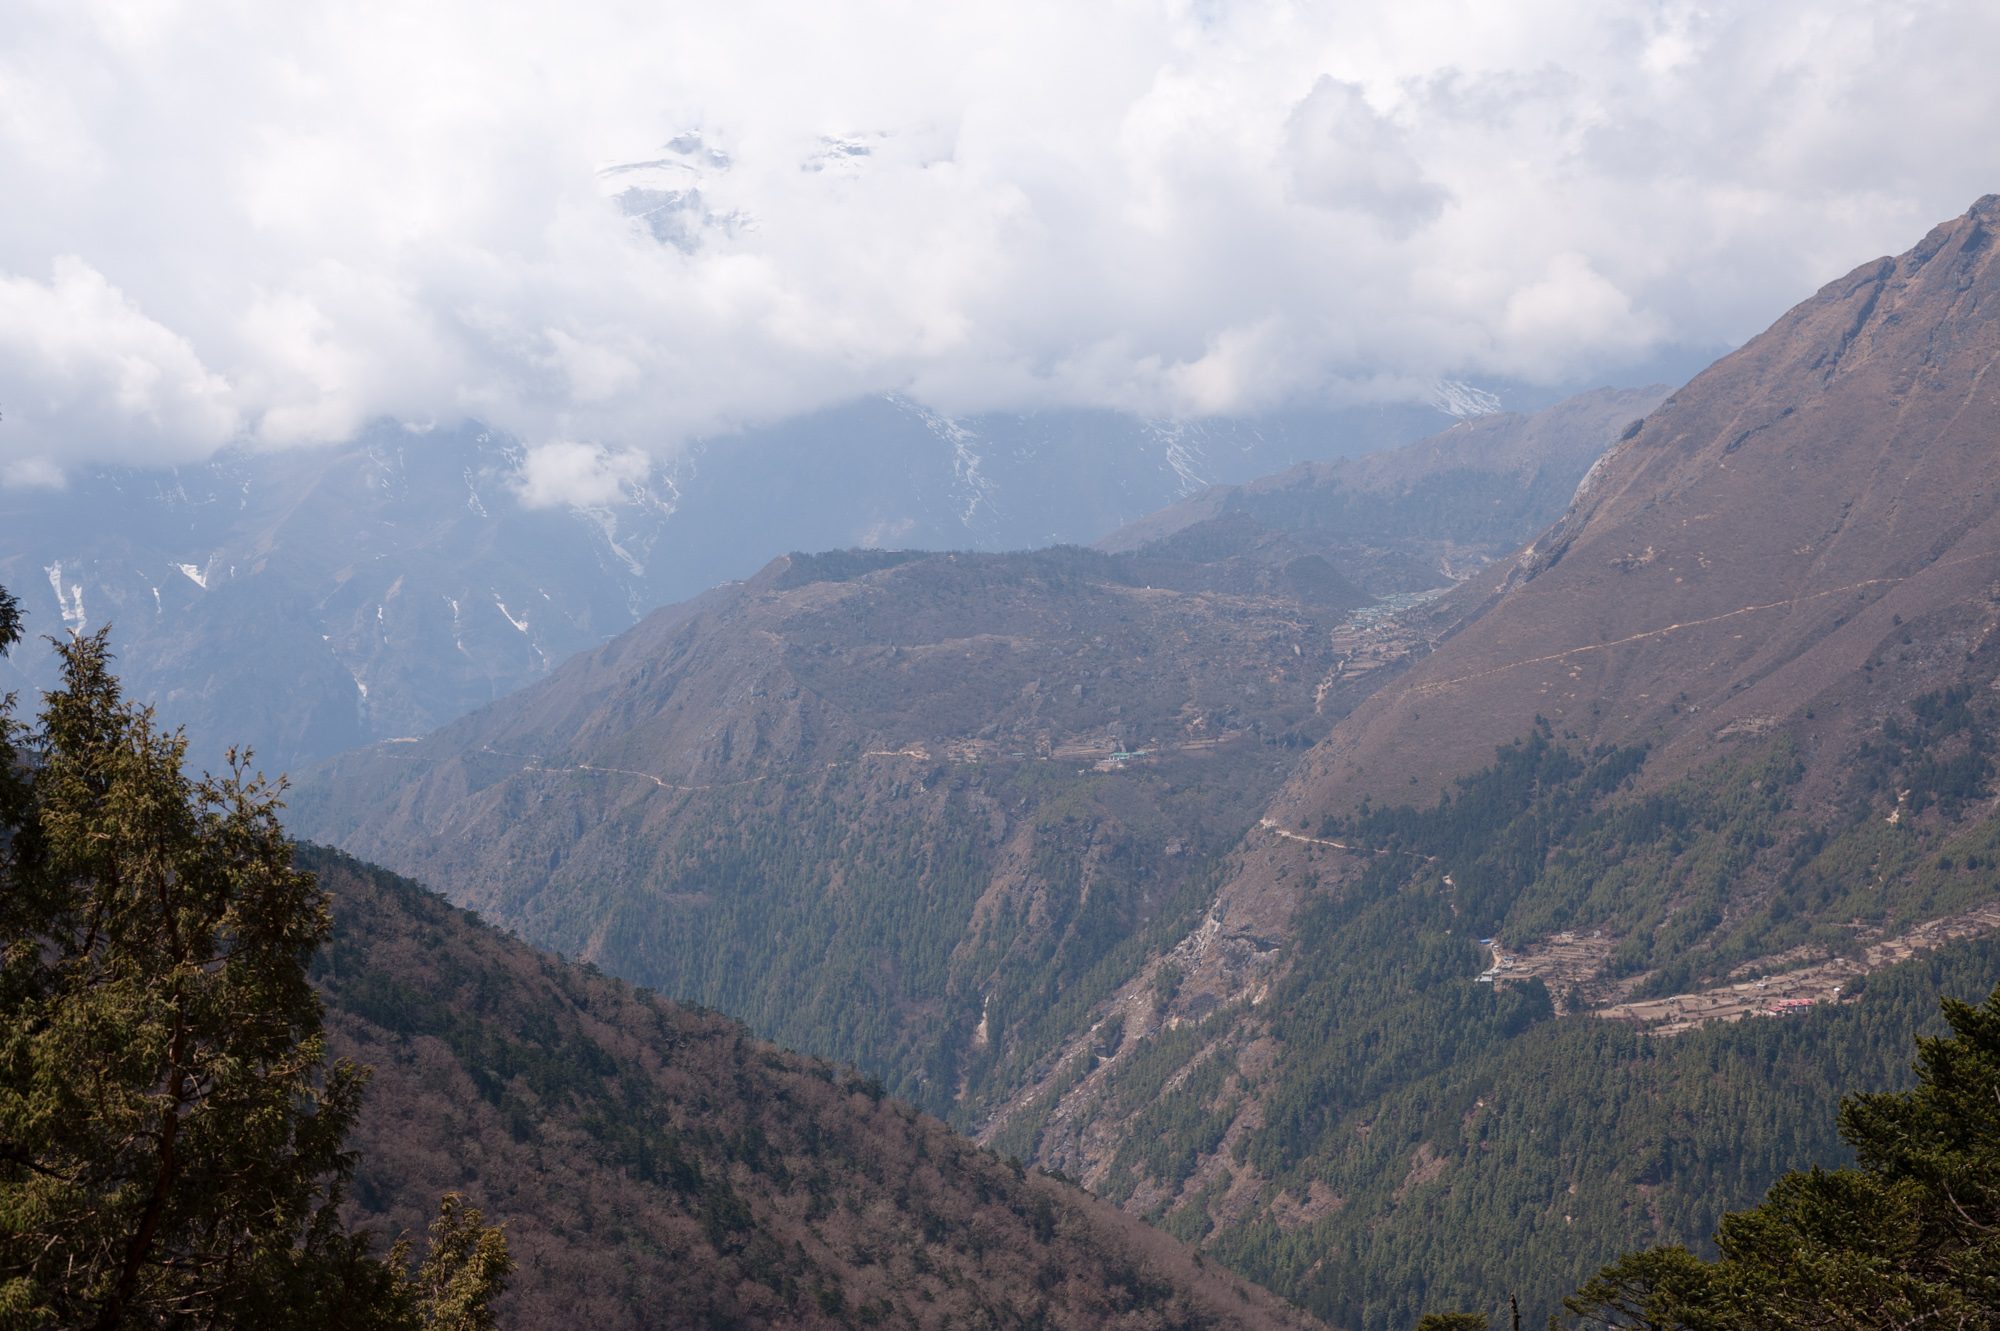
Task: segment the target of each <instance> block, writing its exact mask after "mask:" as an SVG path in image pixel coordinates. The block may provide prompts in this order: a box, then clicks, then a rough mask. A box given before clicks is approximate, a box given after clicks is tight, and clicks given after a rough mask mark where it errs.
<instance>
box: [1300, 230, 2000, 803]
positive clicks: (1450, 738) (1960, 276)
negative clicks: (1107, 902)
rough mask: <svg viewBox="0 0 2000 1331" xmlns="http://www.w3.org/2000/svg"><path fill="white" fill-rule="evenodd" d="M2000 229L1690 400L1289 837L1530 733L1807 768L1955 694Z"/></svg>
mask: <svg viewBox="0 0 2000 1331" xmlns="http://www.w3.org/2000/svg"><path fill="white" fill-rule="evenodd" d="M1996 228H2000V197H1996V196H1988V197H1987V198H1984V199H1981V200H1980V201H1979V202H1978V203H1976V204H1975V205H1973V207H1972V209H1971V210H1970V211H1969V212H1968V213H1966V214H1965V216H1963V217H1961V218H1958V219H1956V220H1955V221H1952V222H1949V223H1946V224H1944V225H1942V226H1940V227H1938V228H1937V229H1936V230H1934V231H1933V232H1932V233H1931V234H1930V235H1929V236H1927V237H1926V238H1925V239H1924V241H1923V242H1922V243H1921V244H1920V245H1918V246H1917V247H1916V248H1915V249H1913V250H1911V251H1910V252H1909V253H1908V254H1905V255H1903V256H1901V257H1900V258H1895V259H1879V260H1875V261H1873V262H1871V263H1867V264H1863V265H1862V266H1861V267H1859V268H1857V269H1856V270H1855V271H1854V272H1852V273H1850V274H1849V275H1848V276H1846V277H1844V278H1841V279H1840V280H1838V281H1835V282H1832V283H1829V284H1828V285H1827V286H1826V287H1824V288H1822V289H1821V290H1820V292H1819V293H1818V294H1817V295H1815V296H1814V297H1813V298H1812V299H1810V300H1808V301H1806V302H1804V303H1803V304H1801V305H1800V306H1798V307H1797V308H1796V309H1794V310H1792V311H1791V312H1790V313H1789V314H1787V315H1786V316H1785V317H1784V318H1782V319H1781V320H1779V321H1778V323H1777V324H1776V325H1774V326H1773V327H1772V328H1771V329H1770V330H1769V331H1768V332H1766V333H1764V334H1763V335H1762V336H1760V337H1758V338H1756V339H1755V340H1754V341H1752V342H1750V343H1749V344H1748V345H1747V346H1745V347H1744V348H1743V349H1742V350H1740V351H1738V352H1736V353H1735V354H1733V355H1731V356H1729V357H1727V358H1725V359H1724V360H1722V361H1720V362H1718V363H1717V364H1716V365H1715V366H1713V367H1712V368H1710V369H1709V370H1707V371H1705V372H1704V373H1702V374H1701V375H1699V376H1697V377H1696V378H1695V379H1694V380H1693V381H1692V382H1691V383H1689V384H1688V385H1687V386H1686V387H1685V388H1683V389H1682V390H1680V391H1679V392H1677V393H1675V394H1674V395H1673V397H1672V398H1670V399H1669V400H1668V401H1667V402H1666V403H1665V404H1663V405H1662V406H1661V407H1660V408H1659V410H1657V411H1656V412H1654V413H1653V414H1652V415H1651V416H1649V417H1648V418H1647V419H1646V420H1645V422H1644V424H1643V425H1642V426H1641V427H1640V428H1639V429H1637V430H1636V431H1635V432H1634V433H1632V434H1631V436H1630V437H1628V438H1626V439H1624V440H1623V441H1622V442H1621V443H1620V444H1619V445H1618V446H1617V448H1615V449H1614V450H1613V451H1612V452H1611V453H1610V454H1609V455H1608V456H1606V457H1605V458H1604V459H1603V461H1602V462H1600V463H1599V464H1598V465H1597V467H1596V468H1595V469H1594V470H1593V471H1592V472H1591V475H1590V477H1589V479H1588V481H1587V483H1586V485H1585V487H1584V490H1583V492H1582V493H1581V494H1580V495H1579V496H1578V498H1577V500H1576V502H1575V503H1574V505H1573V506H1572V507H1571V509H1570V511H1569V512H1568V513H1567V514H1566V515H1565V516H1564V517H1563V518H1562V520H1561V521H1560V522H1558V523H1557V524H1556V525H1555V526H1554V527H1553V528H1551V529H1550V530H1549V531H1548V532H1546V533H1545V534H1543V535H1542V536H1541V537H1540V538H1539V539H1537V540H1536V542H1535V543H1534V544H1533V545H1532V546H1531V547H1530V548H1529V549H1528V550H1527V551H1526V552H1524V553H1523V554H1522V555H1521V556H1520V558H1519V559H1518V560H1517V561H1515V562H1514V563H1513V564H1511V565H1510V566H1509V567H1507V568H1505V569H1502V570H1495V571H1494V572H1492V573H1491V574H1489V575H1488V576H1487V577H1486V578H1485V579H1483V580H1482V581H1481V582H1480V583H1479V584H1478V585H1477V586H1476V587H1474V588H1468V589H1466V590H1465V591H1464V592H1463V593H1462V594H1461V596H1460V597H1459V598H1457V604H1456V605H1454V606H1452V607H1451V608H1450V610H1451V612H1452V613H1453V614H1455V615H1456V616H1457V627H1456V631H1455V632H1454V633H1453V635H1452V637H1451V640H1450V641H1449V642H1448V643H1446V644H1445V645H1444V646H1443V647H1442V648H1441V649H1440V650H1439V651H1438V652H1436V653H1435V654H1434V655H1432V656H1431V657H1430V658H1429V659H1428V660H1426V661H1425V662H1423V663H1422V664H1421V665H1420V666H1419V667H1418V668H1416V669H1414V670H1412V671H1411V672H1410V673H1409V674H1408V675H1407V676H1406V677H1405V678H1403V679H1402V680H1401V681H1399V682H1398V683H1397V684H1396V685H1395V686H1394V687H1393V688H1390V689H1386V690H1384V691H1382V692H1380V693H1378V694H1377V695H1376V696H1375V697H1374V698H1372V699H1371V700H1370V701H1369V702H1368V703H1367V704H1366V705H1365V706H1363V707H1361V708H1360V709H1358V710H1357V712H1356V713H1355V715H1354V716H1352V717H1351V718H1349V719H1348V720H1347V721H1346V722H1344V723H1343V724H1342V726H1341V727H1340V728H1339V730H1338V731H1337V732H1336V733H1335V734H1334V735H1333V736H1332V737H1330V738H1329V740H1328V741H1327V742H1326V744H1325V745H1324V747H1323V749H1322V750H1321V751H1320V752H1319V753H1317V754H1315V755H1314V756H1313V758H1312V759H1311V760H1310V762H1309V764H1308V767H1307V769H1306V772H1305V773H1304V774H1302V775H1301V776H1300V777H1299V778H1298V779H1296V780H1295V781H1294V782H1293V783H1292V784H1291V785H1290V787H1289V788H1288V790H1287V792H1286V794H1285V796H1284V797H1283V798H1282V799H1281V800H1280V801H1279V802H1278V803H1277V805H1276V808H1275V810H1274V813H1275V815H1276V816H1277V817H1278V818H1280V820H1285V819H1291V818H1296V817H1297V816H1300V815H1303V814H1310V815H1311V816H1314V817H1317V816H1318V814H1319V813H1321V812H1324V811H1326V810H1329V809H1336V808H1344V807H1347V806H1349V805H1350V804H1351V803H1352V802H1353V801H1354V800H1356V799H1358V798H1359V796H1360V795H1362V794H1365V793H1371V792H1372V793H1374V794H1376V795H1377V796H1378V797H1380V796H1381V795H1382V794H1384V793H1397V794H1398V795H1406V794H1409V793H1412V792H1410V791H1408V790H1405V789H1403V787H1406V786H1407V785H1408V784H1409V779H1410V778H1411V777H1415V785H1416V788H1417V791H1419V792H1435V791H1437V790H1439V789H1442V788H1443V786H1444V785H1445V783H1447V782H1448V781H1449V780H1450V779H1451V778H1453V777H1456V776H1458V775H1461V774H1463V773H1465V772H1468V771H1470V770H1472V769H1473V768H1475V767H1477V766H1479V765H1481V764H1483V763H1484V762H1485V761H1487V759H1488V758H1489V756H1490V755H1491V753H1492V751H1493V749H1494V748H1495V746H1497V745H1498V744H1500V743H1503V742H1505V741H1507V740H1510V739H1513V738H1515V737H1517V736H1519V735H1522V734H1524V733H1526V732H1527V730H1528V729H1529V728H1530V726H1531V725H1532V723H1533V720H1534V718H1535V717H1536V716H1537V715H1538V714H1539V715H1543V716H1546V717H1548V718H1549V719H1550V720H1551V721H1552V722H1554V723H1556V724H1557V725H1558V726H1559V727H1560V728H1562V729H1563V730H1565V731H1571V732H1574V733H1575V734H1576V735H1577V736H1578V737H1579V740H1580V741H1581V742H1583V743H1630V742H1637V741H1644V742H1649V743H1651V744H1653V745H1655V746H1656V747H1658V748H1659V749H1660V750H1661V752H1660V753H1659V754H1658V755H1657V756H1656V757H1655V759H1654V761H1653V763H1652V764H1651V768H1652V770H1653V771H1655V772H1656V773H1659V774H1667V773H1672V772H1678V771H1684V770H1686V769H1688V768H1689V767H1691V766H1693V765H1695V764H1698V763H1700V762H1703V761H1705V760H1708V759H1712V758H1714V757H1716V756H1718V755H1720V754H1721V753H1723V752H1726V751H1727V748H1728V746H1729V743H1730V741H1731V740H1732V739H1733V738H1736V737H1741V736H1749V735H1755V734H1758V733H1762V732H1764V731H1768V730H1769V729H1771V728H1772V727H1775V726H1777V725H1779V724H1791V723H1794V722H1801V721H1803V722H1805V724H1804V725H1803V727H1802V729H1801V732H1800V742H1801V746H1802V749H1803V750H1804V751H1805V753H1806V754H1807V755H1808V757H1807V759H1806V760H1807V761H1808V762H1809V763H1811V762H1812V761H1813V758H1812V756H1811V755H1814V754H1824V755H1827V756H1828V757H1836V756H1837V755H1839V754H1840V753H1841V752H1842V750H1843V749H1844V748H1846V747H1850V746H1851V745H1850V743H1849V741H1851V738H1852V736H1853V735H1855V734H1856V733H1858V732H1859V731H1860V730H1861V729H1863V728H1865V727H1867V726H1868V725H1871V724H1873V723H1874V722H1876V721H1878V720H1879V719H1880V716H1881V715H1882V714H1883V712H1884V710H1885V708H1886V707H1887V706H1889V705H1890V704H1891V703H1893V702H1896V701H1900V700H1905V699H1907V698H1909V697H1912V696H1915V695H1917V694H1920V693H1922V692H1924V691H1925V690H1927V689H1932V688H1938V687H1942V686H1944V685H1946V684H1949V683H1951V682H1954V681H1956V680H1957V679H1958V678H1959V677H1960V675H1961V674H1962V673H1963V671H1962V663H1963V662H1964V660H1965V659H1966V657H1967V655H1968V654H1969V653H1972V652H1975V651H1977V650H1978V648H1979V647H1980V645H1981V644H1983V643H1984V642H1985V641H1986V637H1987V635H1988V634H1989V633H1991V632H1992V631H1993V629H1994V627H1995V624H1996V622H2000V621H1996V609H1995V600H1994V598H1995V595H1996V589H2000V582H1996V580H2000V520H1996V518H2000V453H1996V443H1995V441H1996V438H2000V374H1995V373H1993V367H1994V362H1995V359H1996V358H2000V260H1996V259H1995V257H1994V245H1993V238H1994V231H1995V229H1996ZM1906 639H1907V640H1909V641H1908V642H1907V643H1906V642H1905V640H1906ZM1919 644H1922V645H1921V646H1919ZM1808 711H1811V712H1812V713H1813V715H1812V717H1811V718H1810V719H1809V720H1807V719H1806V717H1805V714H1806V713H1807V712H1808Z"/></svg>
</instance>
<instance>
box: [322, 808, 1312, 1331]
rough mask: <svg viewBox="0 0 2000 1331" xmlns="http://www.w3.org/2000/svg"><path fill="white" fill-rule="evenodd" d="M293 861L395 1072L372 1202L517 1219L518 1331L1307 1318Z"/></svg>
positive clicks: (666, 1009) (986, 1168)
mask: <svg viewBox="0 0 2000 1331" xmlns="http://www.w3.org/2000/svg"><path fill="white" fill-rule="evenodd" d="M300 861H301V863H302V864H303V865H304V866H305V867H308V868H310V869H311V870H313V871H314V872H315V873H317V874H318V875H319V876H320V881H321V884H322V886H323V887H324V888H326V889H327V890H329V891H330V892H331V894H332V897H333V908H334V920H335V928H336V934H335V938H334V941H333V942H332V944H331V945H330V946H329V947H328V948H327V949H326V950H325V951H324V952H323V953H322V955H321V956H320V958H319V960H318V961H317V963H316V965H315V979H316V983H317V984H318V987H319V989H320V991H321V993H322V994H323V995H324V996H325V999H326V1002H327V1006H328V1013H327V1026H328V1030H329V1033H330V1035H331V1037H332V1042H333V1044H334V1047H335V1049H336V1051H337V1052H339V1053H341V1054H344V1055H347V1056H349V1057H352V1058H355V1059H357V1060H360V1061H363V1062H366V1063H368V1064H370V1065H372V1066H373V1068H374V1076H373V1079H372V1083H371V1085H370V1087H369V1091H368V1096H367V1100H366V1102H365V1107H364V1110H363V1115H362V1118H361V1121H360V1124H359V1126H358V1128H357V1130H356V1133H355V1137H354V1141H353V1145H354V1146H355V1147H356V1148H357V1149H358V1150H359V1152H360V1154H361V1168H360V1172H359V1174H358V1176H357V1178H356V1179H355V1183H354V1187H353V1189H352V1209H353V1211H354V1212H355V1213H356V1216H357V1218H359V1219H362V1220H366V1221H372V1222H374V1223H375V1224H376V1225H377V1226H378V1227H380V1228H384V1229H387V1230H390V1231H392V1232H393V1231H396V1230H401V1229H408V1228H415V1227H419V1226H420V1225H421V1224H422V1222H423V1220H424V1219H425V1217H426V1215H427V1210H426V1208H427V1206H431V1205H435V1202H434V1198H435V1195H436V1193H437V1191H439V1190H442V1189H453V1190H458V1191H461V1192H463V1193H464V1194H465V1195H466V1196H467V1198H468V1199H469V1200H470V1201H472V1202H474V1203H475V1204H477V1205H479V1206H481V1207H482V1208H483V1209H484V1211H485V1214H486V1216H487V1218H488V1220H489V1221H497V1222H502V1223H504V1224H505V1226H506V1234H507V1242H508V1245H509V1248H510V1249H511V1251H512V1254H513V1256H514V1258H515V1261H516V1263H517V1270H516V1273H515V1275H514V1277H513V1280H512V1283H511V1288H510V1292H509V1294H508V1295H507V1296H506V1298H505V1301H504V1303H503V1305H502V1321H503V1324H505V1325H508V1326H513V1327H520V1328H524V1329H525V1328H535V1327H549V1328H555V1327H574V1326H579V1325H589V1326H593V1327H601V1328H617V1327H635V1328H636V1327H718V1326H741V1327H746V1328H747V1327H753V1326H799V1327H846V1326H857V1325H860V1326H885V1327H899V1326H900V1327H944V1326H953V1327H962V1326H992V1327H1003V1326H1023V1327H1025V1326H1047V1327H1074V1328H1078V1329H1079V1331H1081V1329H1082V1328H1090V1327H1131V1328H1170V1327H1181V1328H1189V1329H1190V1331H1192V1328H1197V1327H1244V1328H1249V1327H1259V1328H1263V1327H1287V1326H1290V1327H1298V1328H1304V1327H1306V1326H1308V1325H1310V1324H1311V1323H1310V1320H1309V1319H1307V1318H1305V1317H1303V1316H1300V1315H1298V1314H1296V1313H1294V1312H1293V1311H1291V1310H1289V1309H1286V1308H1285V1307H1283V1306H1282V1305H1280V1304H1278V1303H1277V1302H1276V1301H1275V1300H1274V1299H1272V1298H1271V1297H1270V1296H1269V1295H1267V1294H1265V1293H1263V1292H1262V1291H1261V1290H1257V1289H1254V1288H1253V1287H1250V1286H1248V1285H1246V1284H1244V1283H1243V1282H1242V1281H1241V1280H1238V1279H1236V1278H1235V1277H1232V1276H1230V1275H1228V1274H1227V1273H1226V1272H1224V1271H1223V1269H1222V1268H1221V1267H1219V1266H1217V1265H1215V1264H1212V1263H1205V1262H1203V1261H1202V1260H1201V1259H1200V1258H1198V1257H1197V1256H1195V1254H1194V1253H1193V1252H1192V1251H1190V1250H1189V1249H1187V1248H1185V1247H1183V1246H1181V1245H1180V1244H1178V1243H1176V1242H1174V1241H1173V1240H1171V1239H1169V1238H1167V1237H1166V1236H1164V1235H1161V1234H1158V1233H1156V1232H1154V1231H1151V1230H1149V1229H1147V1228H1146V1227H1145V1226H1143V1225H1141V1224H1139V1223H1138V1222H1136V1221H1134V1220H1132V1219H1131V1218H1129V1217H1126V1216H1123V1215H1120V1214H1119V1213H1118V1212H1117V1211H1116V1210H1114V1209H1113V1208H1111V1207H1110V1206H1108V1205H1106V1204H1104V1203H1102V1202H1099V1201H1097V1200H1096V1199H1094V1198H1091V1197H1089V1196H1088V1195H1087V1194H1085V1193H1083V1192H1081V1191H1080V1190H1078V1189H1077V1188H1075V1187H1072V1186H1070V1185H1068V1184H1065V1183H1061V1182H1058V1181H1056V1180H1054V1179H1050V1178H1048V1177H1046V1176H1044V1175H1042V1174H1040V1173H1038V1172H1024V1171H1023V1170H1021V1169H1020V1168H1018V1167H1017V1166H1010V1165H1009V1164H1008V1163H1007V1162H1005V1161H1003V1160H1001V1159H1000V1158H999V1157H997V1156H994V1155H991V1154H988V1153H986V1152H984V1151H981V1150H979V1149H978V1148H976V1147H973V1146H972V1145H970V1144H969V1143H967V1142H966V1141H965V1140H964V1139H962V1138H960V1137H958V1136H956V1135H955V1134H953V1133H952V1132H950V1131H949V1130H948V1129H947V1128H946V1127H945V1126H944V1125H943V1124H941V1123H939V1122H937V1121H935V1120H933V1119H930V1118H927V1117H925V1116H923V1115H921V1114H918V1113H917V1112H916V1111H914V1110H912V1109H910V1108H909V1107H908V1106H906V1105H903V1104H900V1103H898V1102H897V1101H895V1100H893V1099H891V1098H888V1097H886V1096H885V1095H884V1094H883V1091H882V1087H881V1085H880V1084H879V1083H877V1082H874V1081H872V1080H869V1079H865V1078H862V1077H859V1076H858V1075H857V1074H854V1073H852V1072H849V1071H845V1070H842V1069H838V1068H836V1067H834V1066H833V1065H831V1064H828V1063H824V1062H820V1061H817V1060H812V1059H806V1058H801V1057H798V1056H796V1055H792V1054H787V1053H783V1052H781V1051H779V1050H777V1049H775V1048H773V1047H772V1046H770V1045H767V1044H764V1043H762V1042H761V1041H758V1040H756V1039H754V1038H752V1037H751V1036H750V1035H749V1034H748V1032H746V1031H745V1030H744V1029H743V1028H742V1027H741V1026H739V1025H737V1024H736V1023H735V1022H732V1021H729V1020H727V1019H725V1018H722V1017H719V1016H715V1015H711V1014H704V1013H699V1012H695V1011H690V1010H688V1009H686V1008H682V1007H677V1006H675V1005H673V1004H669V1003H666V1002H663V1001H661V1000H659V999H657V998H654V997H651V996H650V995H647V994H645V993H643V992H641V991H637V990H634V989H632V988H631V987H629V986H627V985H625V984H622V983H620V982H618V981H614V980H611V979H607V978H605V977H603V976H601V975H599V974H597V973H596V972H594V971H592V970H590V969H588V968H584V967H578V966H574V965H570V964H568V963H565V962H561V961H558V960H556V959H555V958H552V957H550V956H548V955H546V954H543V953H538V952H535V951H533V950H531V949H530V948H528V947H526V946H525V945H523V944H521V943H519V942H516V941H514V940H512V939H510V938H507V937H505V936H503V935H501V934H499V933H497V932H495V931H494V930H492V929H490V928H488V927H486V926H484V925H482V924H480V923H478V922H477V921H476V920H475V919H474V918H473V917H471V916H469V915H468V914H466V913H465V912H463V911H461V910H459V909H457V908H455V907H453V906H451V905H449V904H448V903H446V902H445V901H444V900H443V899H442V898H439V897H437V896H435V895H432V894H431V893H429V892H426V891H424V890H423V889H422V888H420V887H418V886H416V885H415V884H413V883H410V882H408V881H406V880H403V879H400V878H397V877H395V876H394V875H391V874H389V873H386V872H384V871H382V870H379V869H375V868H373V867H371V866H368V865H364V864H362V863H360V862H358V861H355V860H351V859H348V858H347V857H345V856H342V855H338V854H336V853H333V852H329V851H324V850H318V849H314V848H311V847H303V848H301V851H300Z"/></svg>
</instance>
